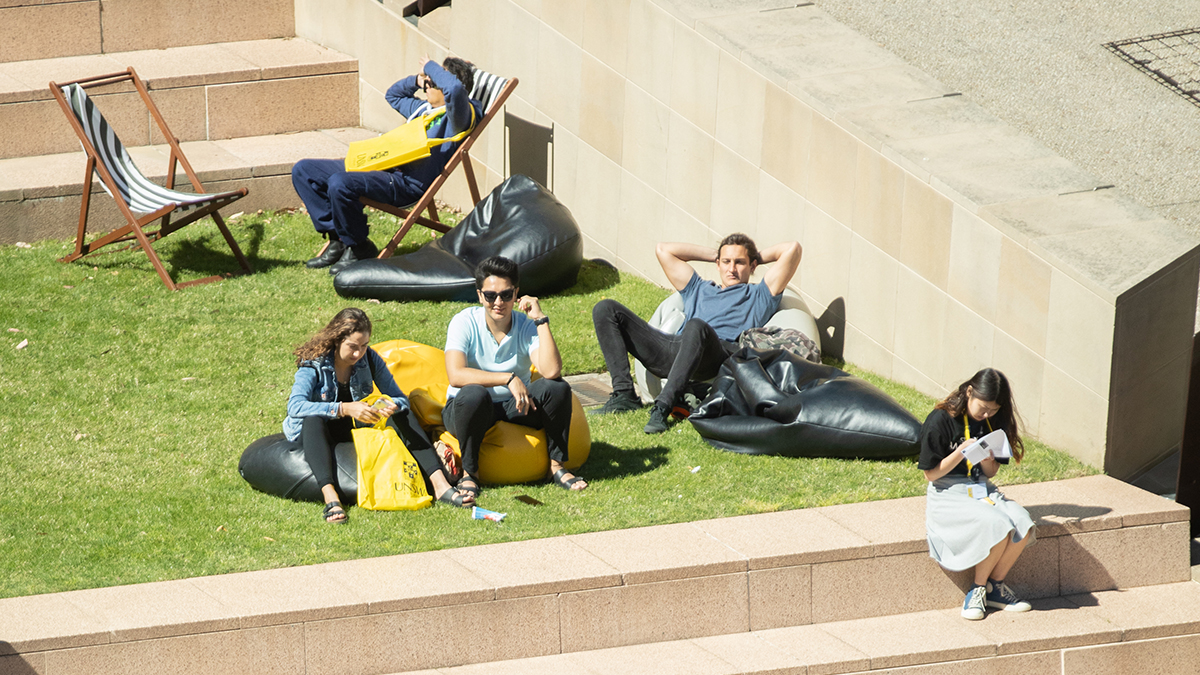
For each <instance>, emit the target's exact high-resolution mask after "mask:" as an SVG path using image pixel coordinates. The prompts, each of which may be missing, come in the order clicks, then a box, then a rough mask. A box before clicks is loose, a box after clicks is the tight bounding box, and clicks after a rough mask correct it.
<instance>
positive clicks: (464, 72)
mask: <svg viewBox="0 0 1200 675" xmlns="http://www.w3.org/2000/svg"><path fill="white" fill-rule="evenodd" d="M442 67H443V68H445V69H446V72H448V73H450V74H451V75H453V76H455V77H457V78H458V81H459V82H462V85H463V86H464V87H466V88H467V94H470V93H471V86H472V85H473V84H475V64H473V63H471V62H470V61H467V60H465V59H460V58H457V57H454V56H447V57H446V59H445V60H444V61H442Z"/></svg>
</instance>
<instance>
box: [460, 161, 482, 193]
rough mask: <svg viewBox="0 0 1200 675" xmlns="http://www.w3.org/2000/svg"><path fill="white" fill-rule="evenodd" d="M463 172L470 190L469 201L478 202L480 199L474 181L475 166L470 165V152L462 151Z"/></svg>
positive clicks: (477, 186) (477, 187)
mask: <svg viewBox="0 0 1200 675" xmlns="http://www.w3.org/2000/svg"><path fill="white" fill-rule="evenodd" d="M462 165H463V172H464V173H466V174H467V187H468V188H469V189H470V190H471V203H473V204H478V203H479V200H480V196H479V185H478V184H477V183H476V182H475V167H474V166H472V165H471V154H470V153H466V152H464V153H463V157H462Z"/></svg>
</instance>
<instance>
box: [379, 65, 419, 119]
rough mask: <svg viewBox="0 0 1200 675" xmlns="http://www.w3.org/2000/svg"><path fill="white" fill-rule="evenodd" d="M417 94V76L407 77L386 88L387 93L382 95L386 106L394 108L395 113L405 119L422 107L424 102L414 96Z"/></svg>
mask: <svg viewBox="0 0 1200 675" xmlns="http://www.w3.org/2000/svg"><path fill="white" fill-rule="evenodd" d="M416 93H417V76H416V75H409V76H408V77H406V78H404V79H402V80H400V81H399V82H397V83H395V84H393V85H392V86H390V87H388V90H387V93H386V94H384V95H383V97H384V98H385V99H387V102H388V105H390V106H392V108H395V110H396V112H398V113H400V114H401V115H404V118H405V119H408V116H409V115H411V114H413V112H414V111H415V110H416V109H417V108H419V107H421V106H422V105H424V103H425V102H424V101H422V100H421V99H419V98H417V97H416V96H414V94H416Z"/></svg>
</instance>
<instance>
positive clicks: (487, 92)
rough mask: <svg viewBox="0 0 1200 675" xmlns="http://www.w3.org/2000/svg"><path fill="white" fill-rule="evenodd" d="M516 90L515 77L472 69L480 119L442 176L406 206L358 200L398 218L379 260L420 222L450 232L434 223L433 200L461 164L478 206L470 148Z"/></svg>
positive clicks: (440, 224) (435, 210)
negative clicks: (509, 77) (481, 116)
mask: <svg viewBox="0 0 1200 675" xmlns="http://www.w3.org/2000/svg"><path fill="white" fill-rule="evenodd" d="M516 88H517V78H515V77H514V78H512V79H509V80H505V79H503V78H500V77H497V76H496V75H492V74H491V73H487V72H484V71H482V70H479V69H476V70H475V82H474V84H472V85H471V93H470V96H471V98H473V99H475V100H476V101H479V102H480V103H482V104H483V119H482V120H480V121H479V123H478V124H476V125H475V129H474V130H473V131H472V132H471V133H470V135H468V136H467V137H466V138H465V139H463V141H462V143H460V144H459V146H458V148H456V149H455V151H454V154H453V155H451V156H450V161H448V162H446V166H445V168H443V169H442V173H441V174H440V175H438V177H437V178H435V179H434V181H433V182H432V183H430V184H429V188H428V189H426V190H425V194H423V195H421V198H420V199H418V200H417V201H416V203H414V204H411V205H409V206H407V207H400V206H392V205H390V204H384V203H382V202H377V201H375V200H373V199H368V198H366V197H362V198H360V199H359V201H361V202H362V203H363V204H366V205H367V206H370V207H372V208H376V209H379V210H380V211H384V212H386V213H390V214H392V215H394V216H396V217H397V218H400V219H402V221H401V223H400V229H399V230H397V231H396V235H395V236H393V237H392V240H391V241H389V242H388V244H387V246H385V247H384V248H383V250H382V251H380V252H379V257H380V258H390V257H391V256H392V254H393V253H394V252H395V251H396V247H397V246H399V245H400V240H401V239H403V238H404V235H406V234H408V231H409V230H410V229H412V226H413V224H414V223H420V224H421V225H424V226H425V227H428V228H430V229H432V230H436V231H438V232H441V233H443V234H444V233H446V232H449V231H450V226H448V225H446V224H445V223H443V222H441V221H440V220H438V215H437V207H436V206H434V203H433V199H434V197H436V196H437V193H438V190H440V189H442V186H443V185H445V184H446V179H448V178H449V177H450V175H451V174H452V173H454V169H455V168H457V167H458V165H459V164H462V165H463V168H464V170H465V171H466V174H467V187H468V188H469V189H470V190H471V203H472V204H478V203H479V200H480V195H479V185H478V183H476V182H475V169H474V167H472V166H471V155H470V151H471V146H472V145H474V144H475V141H476V140H478V139H479V135H480V134H482V133H483V130H484V129H486V128H487V125H488V122H491V121H492V118H493V117H495V116H496V112H497V111H499V110H500V109H501V108H502V107H504V102H505V101H506V100H507V99H508V96H509V94H512V92H513V90H514V89H516ZM422 211H428V212H429V217H428V218H426V217H425V216H422V215H421V212H422Z"/></svg>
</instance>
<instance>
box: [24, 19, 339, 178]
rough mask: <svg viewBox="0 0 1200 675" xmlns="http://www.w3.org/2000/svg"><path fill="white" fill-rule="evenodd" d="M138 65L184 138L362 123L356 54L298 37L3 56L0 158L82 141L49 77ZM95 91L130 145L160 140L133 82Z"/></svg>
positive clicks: (53, 151) (72, 146)
mask: <svg viewBox="0 0 1200 675" xmlns="http://www.w3.org/2000/svg"><path fill="white" fill-rule="evenodd" d="M131 66H132V67H133V68H135V69H136V70H137V72H138V75H140V76H141V77H142V79H143V80H146V82H147V86H148V87H149V89H150V92H151V94H150V95H151V98H152V99H154V102H155V104H156V105H157V106H158V108H159V110H160V111H161V112H162V114H163V117H164V118H165V119H166V121H167V125H168V126H169V127H170V129H171V132H172V133H173V134H174V135H175V136H176V137H177V138H179V139H180V140H184V141H198V140H217V139H226V138H237V137H242V136H261V135H266V134H278V133H288V132H293V131H310V130H314V129H330V128H337V127H352V126H357V125H358V123H359V111H358V61H357V60H356V59H353V58H351V57H349V56H346V55H345V54H341V53H339V52H335V51H333V50H331V49H327V48H325V47H322V46H320V45H317V44H314V43H312V42H309V41H307V40H303V39H298V38H286V39H271V40H250V41H244V42H225V43H218V44H205V45H196V46H189V47H173V48H170V49H153V50H142V51H129V52H117V53H108V54H95V55H89V56H72V57H61V58H53V59H42V60H37V61H17V62H12V63H0V129H20V130H21V133H6V134H0V159H7V158H12V157H32V156H36V155H48V154H56V153H63V152H70V151H72V150H74V149H77V148H78V147H79V140H78V138H77V137H76V135H75V133H74V132H73V131H72V130H71V128H70V126H69V124H68V122H67V119H66V116H65V114H64V113H63V111H62V109H61V108H60V107H59V105H58V103H57V102H55V101H54V99H53V96H52V95H51V93H50V90H49V87H48V83H49V82H51V81H54V82H66V81H70V80H75V79H79V78H82V77H89V76H93V75H102V74H105V73H114V72H118V71H122V70H125V69H126V68H129V67H131ZM89 95H90V96H92V97H93V98H94V100H95V101H96V105H97V107H99V108H100V111H101V112H102V113H103V114H104V116H105V118H106V119H107V120H108V121H109V123H110V124H111V125H112V126H113V128H114V129H115V130H116V131H117V134H118V135H119V136H120V137H121V140H122V141H123V142H124V143H125V145H126V146H130V147H133V146H142V145H150V144H152V143H157V142H161V141H162V138H161V135H160V134H159V133H158V128H157V127H156V126H154V125H153V124H152V122H151V120H150V116H149V113H147V112H146V109H145V106H144V105H143V104H142V102H141V99H140V97H139V96H138V95H137V93H136V92H135V91H134V90H133V87H132V86H131V85H129V83H123V84H121V85H116V86H111V87H103V88H95V89H92V90H89Z"/></svg>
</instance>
